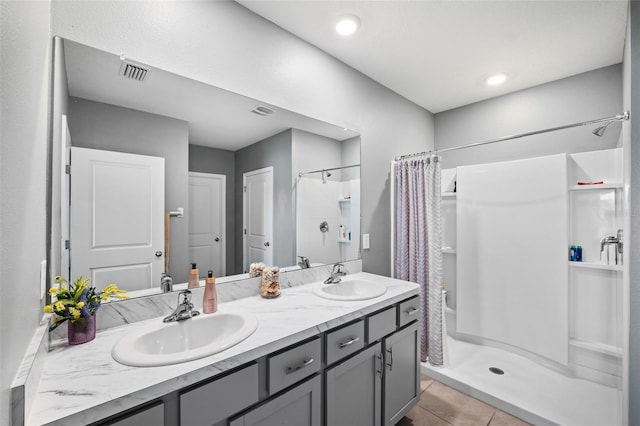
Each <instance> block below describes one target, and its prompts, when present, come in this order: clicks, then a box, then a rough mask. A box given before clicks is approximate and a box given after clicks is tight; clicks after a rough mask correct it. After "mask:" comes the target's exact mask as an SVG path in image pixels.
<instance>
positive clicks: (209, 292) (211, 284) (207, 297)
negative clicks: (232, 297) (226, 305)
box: [202, 271, 218, 314]
mask: <svg viewBox="0 0 640 426" xmlns="http://www.w3.org/2000/svg"><path fill="white" fill-rule="evenodd" d="M204 283H205V284H204V296H203V298H202V311H203V312H204V313H205V314H213V313H214V312H216V311H217V310H218V293H217V292H216V277H214V276H213V271H208V272H207V278H206V279H205V280H204Z"/></svg>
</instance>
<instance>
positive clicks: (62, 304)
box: [44, 275, 129, 331]
mask: <svg viewBox="0 0 640 426" xmlns="http://www.w3.org/2000/svg"><path fill="white" fill-rule="evenodd" d="M55 281H56V283H58V286H57V287H52V288H51V289H49V295H51V304H50V305H46V306H45V307H44V311H45V312H48V313H54V314H56V315H57V317H56V318H54V320H53V323H52V324H51V326H50V327H49V331H53V330H55V329H56V328H58V326H60V324H62V323H63V322H65V321H67V320H69V321H71V322H76V321H77V320H79V319H80V318H89V317H91V316H93V315H94V314H95V313H96V311H97V310H98V308H99V307H100V303H102V302H103V301H108V300H110V299H112V298H115V299H119V300H121V299H128V298H129V296H127V295H126V292H127V291H126V290H120V289H119V288H118V286H116V285H115V284H109V285H108V286H106V287H105V288H104V290H102V291H101V292H99V291H96V288H95V287H92V286H91V287H90V286H89V281H91V278H82V277H79V278H78V279H77V280H75V281H74V282H72V283H70V282H69V281H67V280H65V279H64V278H62V277H61V276H59V275H58V276H57V277H56V279H55Z"/></svg>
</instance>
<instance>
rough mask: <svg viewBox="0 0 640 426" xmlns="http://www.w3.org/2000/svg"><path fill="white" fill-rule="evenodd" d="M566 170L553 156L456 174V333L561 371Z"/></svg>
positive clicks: (565, 347)
mask: <svg viewBox="0 0 640 426" xmlns="http://www.w3.org/2000/svg"><path fill="white" fill-rule="evenodd" d="M566 168H567V161H566V156H565V155H554V156H548V157H540V158H534V159H528V160H518V161H509V162H502V163H492V164H483V165H476V166H466V167H459V168H458V171H457V204H458V205H457V240H458V242H457V244H458V254H457V259H458V268H457V279H458V282H457V290H458V300H457V307H458V317H457V326H458V330H457V331H459V332H461V333H466V334H471V335H475V336H480V337H484V338H488V339H493V340H497V341H500V342H504V343H507V344H510V345H514V346H517V347H520V348H524V349H526V350H528V351H530V352H534V353H537V354H540V355H542V356H544V357H547V358H549V359H552V360H554V361H556V362H558V363H560V364H563V365H567V363H568V356H569V354H568V345H567V339H568V315H567V307H568V303H567V266H566V257H565V256H564V255H565V253H566V247H567V197H568V195H567V172H566ZM506 318H508V320H507V321H505V319H506Z"/></svg>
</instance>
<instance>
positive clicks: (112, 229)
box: [70, 148, 164, 291]
mask: <svg viewBox="0 0 640 426" xmlns="http://www.w3.org/2000/svg"><path fill="white" fill-rule="evenodd" d="M70 211H71V273H72V278H73V279H75V278H77V277H78V276H80V275H82V276H83V277H91V279H92V282H93V283H94V284H95V286H96V287H98V288H99V289H101V288H103V287H104V286H106V285H108V284H110V283H115V284H117V285H118V287H120V288H123V289H126V290H129V291H131V290H139V289H144V288H151V287H155V286H159V285H160V275H161V273H162V269H163V265H164V262H163V249H164V158H159V157H150V156H146V155H135V154H125V153H121V152H113V151H100V150H95V149H86V148H71V209H70Z"/></svg>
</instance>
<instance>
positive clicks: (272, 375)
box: [267, 337, 322, 395]
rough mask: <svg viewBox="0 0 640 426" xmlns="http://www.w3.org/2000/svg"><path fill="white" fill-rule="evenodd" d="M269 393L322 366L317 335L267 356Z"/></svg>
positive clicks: (318, 369) (320, 346) (320, 344)
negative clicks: (305, 341)
mask: <svg viewBox="0 0 640 426" xmlns="http://www.w3.org/2000/svg"><path fill="white" fill-rule="evenodd" d="M267 362H268V369H269V394H271V395H273V394H274V393H276V392H278V391H280V390H282V389H284V388H286V387H287V386H290V385H292V384H294V383H296V382H298V381H300V380H302V379H304V378H305V377H308V376H310V375H311V374H313V373H315V372H317V371H320V368H321V367H322V343H321V341H320V338H319V337H316V338H314V339H313V340H310V341H308V342H307V343H303V344H302V345H298V346H295V347H293V348H291V349H287V350H286V351H285V352H282V353H280V354H277V355H272V356H270V357H269V358H268V361H267Z"/></svg>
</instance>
